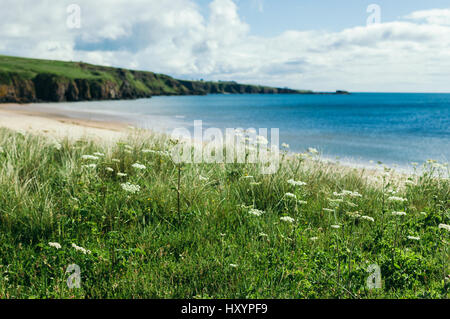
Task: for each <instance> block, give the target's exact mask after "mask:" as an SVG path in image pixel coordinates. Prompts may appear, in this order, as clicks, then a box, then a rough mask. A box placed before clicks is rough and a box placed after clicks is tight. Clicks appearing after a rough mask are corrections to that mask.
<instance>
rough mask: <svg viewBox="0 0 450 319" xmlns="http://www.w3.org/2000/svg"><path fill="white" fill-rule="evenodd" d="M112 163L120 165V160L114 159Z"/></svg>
mask: <svg viewBox="0 0 450 319" xmlns="http://www.w3.org/2000/svg"><path fill="white" fill-rule="evenodd" d="M111 161H113V162H115V163H120V159H117V158H113V159H112V160H111Z"/></svg>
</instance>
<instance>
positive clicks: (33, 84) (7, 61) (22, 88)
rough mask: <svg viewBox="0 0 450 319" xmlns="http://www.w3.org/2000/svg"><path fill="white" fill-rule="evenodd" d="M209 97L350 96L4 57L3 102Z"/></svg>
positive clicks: (0, 64) (0, 75)
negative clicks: (233, 95)
mask: <svg viewBox="0 0 450 319" xmlns="http://www.w3.org/2000/svg"><path fill="white" fill-rule="evenodd" d="M206 94H349V93H348V92H347V91H342V90H338V91H336V92H335V93H325V92H314V91H310V90H292V89H289V88H275V87H268V86H260V85H248V84H239V83H236V82H234V81H219V82H209V81H203V80H200V81H186V80H178V79H175V78H172V77H170V76H168V75H164V74H157V73H153V72H148V71H135V70H128V69H122V68H113V67H106V66H99V65H92V64H88V63H83V62H64V61H53V60H39V59H29V58H20V57H11V56H4V55H0V103H37V102H66V101H69V102H71V101H91V100H119V99H137V98H149V97H152V96H157V95H206Z"/></svg>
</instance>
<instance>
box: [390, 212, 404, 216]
mask: <svg viewBox="0 0 450 319" xmlns="http://www.w3.org/2000/svg"><path fill="white" fill-rule="evenodd" d="M392 215H394V216H406V213H405V212H392Z"/></svg>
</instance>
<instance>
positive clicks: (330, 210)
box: [323, 208, 334, 213]
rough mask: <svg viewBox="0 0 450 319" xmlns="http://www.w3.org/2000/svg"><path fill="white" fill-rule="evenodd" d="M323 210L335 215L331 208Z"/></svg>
mask: <svg viewBox="0 0 450 319" xmlns="http://www.w3.org/2000/svg"><path fill="white" fill-rule="evenodd" d="M323 210H324V211H326V212H329V213H334V209H331V208H324V209H323Z"/></svg>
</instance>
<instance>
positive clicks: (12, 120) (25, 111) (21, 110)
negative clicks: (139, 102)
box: [0, 103, 128, 140]
mask: <svg viewBox="0 0 450 319" xmlns="http://www.w3.org/2000/svg"><path fill="white" fill-rule="evenodd" d="M30 105H31V104H14V103H8V104H0V127H5V128H9V129H11V130H14V131H26V132H31V133H35V134H42V135H46V136H52V137H59V138H63V137H69V138H75V139H77V138H83V137H89V138H94V139H107V140H111V139H113V140H115V139H119V138H120V137H123V136H125V135H126V130H127V128H128V125H127V124H125V123H120V122H114V121H105V122H100V121H94V120H86V119H77V118H72V117H70V116H62V115H60V114H53V113H51V112H43V111H42V110H36V111H33V110H30V109H29V108H28V107H29V106H30Z"/></svg>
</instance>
